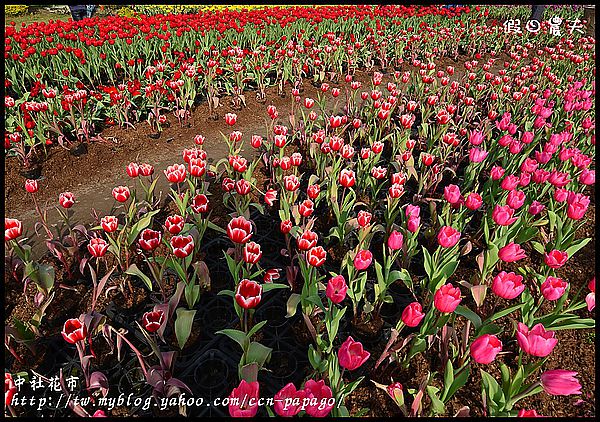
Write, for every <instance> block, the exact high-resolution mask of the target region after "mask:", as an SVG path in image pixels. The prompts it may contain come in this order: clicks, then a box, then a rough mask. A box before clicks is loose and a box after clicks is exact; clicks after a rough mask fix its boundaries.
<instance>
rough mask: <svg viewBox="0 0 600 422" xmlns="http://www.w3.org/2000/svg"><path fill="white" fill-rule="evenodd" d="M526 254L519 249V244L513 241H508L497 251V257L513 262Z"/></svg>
mask: <svg viewBox="0 0 600 422" xmlns="http://www.w3.org/2000/svg"><path fill="white" fill-rule="evenodd" d="M526 256H527V254H526V253H525V251H524V250H523V249H521V246H520V245H518V244H517V243H514V242H510V243H509V244H508V245H506V246H504V247H502V248H500V250H499V251H498V257H499V258H500V259H501V260H502V261H504V262H515V261H518V260H520V259H523V258H525V257H526Z"/></svg>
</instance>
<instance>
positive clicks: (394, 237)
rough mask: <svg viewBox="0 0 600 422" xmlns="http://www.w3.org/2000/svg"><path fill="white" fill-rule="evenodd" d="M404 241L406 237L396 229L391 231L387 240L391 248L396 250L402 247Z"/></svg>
mask: <svg viewBox="0 0 600 422" xmlns="http://www.w3.org/2000/svg"><path fill="white" fill-rule="evenodd" d="M403 243H404V237H403V236H402V233H400V232H399V231H396V230H394V231H393V232H391V233H390V236H389V237H388V240H387V245H388V247H389V248H390V249H391V250H393V251H396V250H398V249H402V245H403Z"/></svg>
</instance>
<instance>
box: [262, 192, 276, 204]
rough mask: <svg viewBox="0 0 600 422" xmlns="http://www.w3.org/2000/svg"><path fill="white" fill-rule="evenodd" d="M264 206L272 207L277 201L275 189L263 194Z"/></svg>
mask: <svg viewBox="0 0 600 422" xmlns="http://www.w3.org/2000/svg"><path fill="white" fill-rule="evenodd" d="M264 200H265V204H267V205H268V206H270V207H272V206H273V204H274V203H275V201H276V200H277V191H276V190H275V189H269V190H268V191H266V192H265V198H264Z"/></svg>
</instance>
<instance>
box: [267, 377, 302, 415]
mask: <svg viewBox="0 0 600 422" xmlns="http://www.w3.org/2000/svg"><path fill="white" fill-rule="evenodd" d="M305 397H306V393H305V392H304V390H300V391H297V390H296V387H295V386H294V384H293V383H291V382H290V383H288V384H286V386H285V387H283V388H282V389H281V390H279V392H278V393H277V394H275V396H274V397H273V402H274V403H273V410H275V413H277V415H279V416H281V417H286V418H289V417H292V416H296V415H297V414H298V413H300V411H301V410H302V403H303V401H304V398H305Z"/></svg>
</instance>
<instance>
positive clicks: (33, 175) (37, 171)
mask: <svg viewBox="0 0 600 422" xmlns="http://www.w3.org/2000/svg"><path fill="white" fill-rule="evenodd" d="M19 174H20V175H21V176H23V177H25V178H26V179H34V180H37V179H39V178H40V177H42V166H40V165H35V166H32V167H30V168H28V169H27V170H21V171H19Z"/></svg>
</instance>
